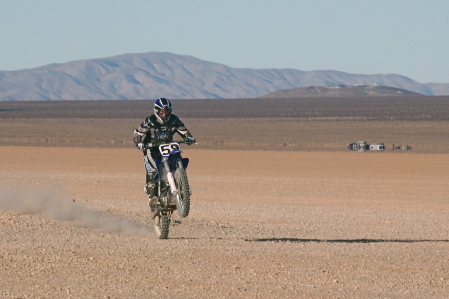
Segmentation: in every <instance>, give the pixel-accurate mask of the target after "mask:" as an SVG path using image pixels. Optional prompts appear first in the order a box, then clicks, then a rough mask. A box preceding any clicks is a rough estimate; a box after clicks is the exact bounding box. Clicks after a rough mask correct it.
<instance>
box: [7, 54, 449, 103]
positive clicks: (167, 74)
mask: <svg viewBox="0 0 449 299" xmlns="http://www.w3.org/2000/svg"><path fill="white" fill-rule="evenodd" d="M339 85H367V86H373V85H375V86H389V87H395V88H399V89H404V90H408V91H411V92H415V93H419V94H422V95H449V83H429V84H422V83H419V82H416V81H414V80H412V79H410V78H408V77H405V76H402V75H398V74H376V75H363V74H349V73H345V72H340V71H334V70H327V71H326V70H320V71H300V70H296V69H275V68H273V69H250V68H232V67H229V66H226V65H223V64H218V63H214V62H208V61H204V60H200V59H198V58H195V57H192V56H186V55H177V54H172V53H165V52H149V53H141V54H123V55H118V56H113V57H107V58H97V59H88V60H80V61H73V62H67V63H62V64H49V65H45V66H41V67H37V68H33V69H24V70H17V71H0V101H20V100H29V101H35V100H106V99H107V100H128V99H154V98H158V97H167V98H170V99H218V98H256V97H261V96H264V95H267V94H270V93H273V92H276V91H280V90H286V89H293V88H300V87H308V86H339Z"/></svg>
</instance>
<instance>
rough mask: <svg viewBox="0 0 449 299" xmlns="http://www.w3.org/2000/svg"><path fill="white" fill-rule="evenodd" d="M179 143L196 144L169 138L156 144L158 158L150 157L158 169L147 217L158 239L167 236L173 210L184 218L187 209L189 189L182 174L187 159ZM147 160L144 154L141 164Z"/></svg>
mask: <svg viewBox="0 0 449 299" xmlns="http://www.w3.org/2000/svg"><path fill="white" fill-rule="evenodd" d="M180 143H181V144H182V143H184V144H187V145H191V144H197V143H194V142H193V141H192V139H189V138H187V139H186V140H184V141H171V142H169V143H160V144H157V145H156V146H158V148H159V152H160V153H161V156H162V159H161V160H154V162H156V170H157V172H158V181H157V190H158V202H157V204H156V207H155V209H154V210H153V211H152V215H151V218H152V220H153V229H154V233H155V235H156V237H157V238H158V239H167V238H168V233H169V230H170V222H171V217H172V214H173V212H174V211H175V210H176V211H177V212H178V214H179V216H181V217H182V218H185V217H187V216H188V215H189V212H190V195H191V194H192V191H191V190H190V186H189V181H188V178H187V173H186V170H187V166H188V164H189V159H188V158H183V157H182V155H181V153H182V152H181V147H180V145H179V144H180ZM152 146H155V144H152ZM148 159H149V157H148V156H145V164H147V163H149V162H148Z"/></svg>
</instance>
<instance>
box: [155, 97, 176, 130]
mask: <svg viewBox="0 0 449 299" xmlns="http://www.w3.org/2000/svg"><path fill="white" fill-rule="evenodd" d="M153 110H154V115H155V116H156V118H157V120H158V122H160V123H161V124H165V123H166V122H168V120H169V119H170V116H171V111H172V105H171V102H170V101H169V100H167V99H166V98H159V99H157V100H156V102H154V106H153Z"/></svg>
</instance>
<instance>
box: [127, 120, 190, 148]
mask: <svg viewBox="0 0 449 299" xmlns="http://www.w3.org/2000/svg"><path fill="white" fill-rule="evenodd" d="M174 133H178V134H179V135H181V137H182V138H187V137H192V134H190V132H189V130H187V128H186V127H185V125H184V123H183V122H182V121H181V120H180V119H179V117H177V116H176V115H174V114H172V115H171V116H170V119H169V120H168V121H167V123H165V124H161V123H159V122H158V121H157V118H156V116H154V115H150V116H148V117H147V118H146V119H145V121H144V122H143V123H141V124H140V126H139V127H137V128H136V129H135V130H134V138H133V141H134V143H135V144H136V146H137V145H138V144H139V143H141V142H143V143H146V144H147V143H157V142H170V141H172V140H173V134H174ZM150 150H151V152H152V154H153V152H157V149H156V148H150Z"/></svg>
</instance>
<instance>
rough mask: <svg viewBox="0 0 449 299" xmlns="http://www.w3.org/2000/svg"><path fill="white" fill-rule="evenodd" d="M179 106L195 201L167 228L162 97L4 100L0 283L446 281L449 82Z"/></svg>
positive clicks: (203, 288)
mask: <svg viewBox="0 0 449 299" xmlns="http://www.w3.org/2000/svg"><path fill="white" fill-rule="evenodd" d="M174 107H175V108H174V113H175V114H177V115H178V116H180V117H181V119H183V121H184V122H185V123H186V125H187V127H188V128H189V129H190V130H191V131H192V133H193V135H194V136H195V137H196V139H197V141H198V143H199V145H198V146H184V147H183V148H182V149H183V155H184V157H188V158H190V164H189V168H188V170H187V173H188V176H189V181H190V185H191V189H192V191H193V194H192V202H191V212H190V215H189V216H188V217H187V218H180V217H179V216H177V215H176V214H174V216H173V219H172V224H171V227H170V234H169V238H168V239H167V240H158V239H156V238H155V236H154V234H153V231H152V224H151V221H150V219H149V208H148V205H147V199H146V197H145V194H144V192H143V184H144V180H145V178H144V168H143V163H142V154H141V153H140V152H139V151H138V150H137V149H136V148H135V147H134V145H133V143H132V133H133V130H134V128H135V127H136V126H138V125H139V124H140V122H141V121H142V120H143V119H144V118H145V116H146V115H147V114H149V113H150V112H151V102H150V101H144V100H136V101H97V102H96V101H86V102H83V101H76V102H7V103H6V102H0V236H1V241H2V242H1V243H0V277H1V279H0V298H155V297H159V298H449V266H448V265H449V229H448V228H449V184H448V181H447V177H448V175H449V141H448V138H447V132H448V131H449V118H448V115H449V113H448V109H449V108H448V107H449V97H422V98H421V97H420V98H413V97H412V98H386V99H383V98H379V99H372V98H371V99H368V98H354V99H338V100H334V101H332V100H330V99H320V98H318V99H297V100H292V99H288V100H276V99H263V100H261V99H252V100H182V101H181V100H180V101H174ZM273 107H275V108H273ZM358 140H365V141H367V142H368V143H375V142H383V143H385V145H386V150H385V151H383V152H364V153H359V152H352V151H348V150H347V149H346V144H347V143H350V142H356V141H358ZM393 145H410V146H412V148H413V149H412V150H409V151H405V150H393Z"/></svg>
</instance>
